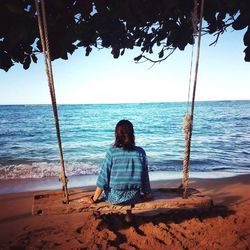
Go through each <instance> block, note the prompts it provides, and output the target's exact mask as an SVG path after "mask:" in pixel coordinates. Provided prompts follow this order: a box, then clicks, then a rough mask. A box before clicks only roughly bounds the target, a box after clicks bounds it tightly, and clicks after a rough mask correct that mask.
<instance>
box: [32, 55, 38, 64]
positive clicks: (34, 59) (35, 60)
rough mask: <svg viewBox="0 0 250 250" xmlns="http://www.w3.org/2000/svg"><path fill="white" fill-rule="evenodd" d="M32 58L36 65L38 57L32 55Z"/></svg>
mask: <svg viewBox="0 0 250 250" xmlns="http://www.w3.org/2000/svg"><path fill="white" fill-rule="evenodd" d="M31 58H32V61H33V62H34V63H37V57H36V55H35V54H32V55H31Z"/></svg>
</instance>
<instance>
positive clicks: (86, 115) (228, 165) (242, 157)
mask: <svg viewBox="0 0 250 250" xmlns="http://www.w3.org/2000/svg"><path fill="white" fill-rule="evenodd" d="M58 110H59V118H60V128H61V138H62V145H63V153H64V160H65V167H66V174H67V176H83V175H96V174H97V173H98V171H99V168H100V166H101V164H102V161H103V159H104V157H105V153H106V150H107V149H108V148H109V147H110V146H111V145H112V143H113V142H114V128H115V125H116V123H117V122H118V121H119V120H121V119H128V120H130V121H131V122H132V123H133V124H134V129H135V138H136V144H137V145H138V146H141V147H143V148H144V149H145V151H146V153H147V156H148V162H149V170H150V173H151V175H152V176H153V173H156V174H157V173H161V174H162V173H166V174H169V175H172V176H177V175H179V174H180V173H181V171H182V160H183V154H184V153H183V152H184V136H183V132H182V125H183V119H184V115H185V112H186V110H187V104H186V103H181V102H178V103H177V102H176V103H139V104H86V105H85V104H83V105H58ZM249 124H250V101H210V102H196V106H195V115H194V127H193V137H192V147H191V166H190V171H191V175H192V174H193V175H194V176H195V173H199V174H201V175H204V176H214V177H216V176H218V173H224V174H225V173H228V174H235V175H236V174H242V173H249V172H250V125H249ZM59 172H60V164H59V157H58V145H57V139H56V132H55V126H54V118H53V113H52V108H51V106H50V105H1V106H0V179H2V180H4V179H24V178H43V177H53V176H58V175H59ZM161 174H160V175H161ZM160 175H158V176H160Z"/></svg>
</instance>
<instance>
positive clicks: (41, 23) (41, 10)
mask: <svg viewBox="0 0 250 250" xmlns="http://www.w3.org/2000/svg"><path fill="white" fill-rule="evenodd" d="M35 4H36V10H37V19H38V27H39V33H40V40H41V44H42V49H43V53H44V59H45V68H46V74H47V78H48V85H49V90H50V96H51V102H52V108H53V114H54V120H55V127H56V135H57V143H58V147H59V157H60V163H61V174H60V176H59V180H60V181H61V182H62V188H63V191H64V199H65V200H64V202H65V203H69V194H68V188H67V182H68V180H67V177H66V174H65V167H64V159H63V151H62V141H61V134H60V126H59V119H58V112H57V104H56V93H55V86H54V79H53V72H52V64H51V56H50V49H49V39H48V30H47V22H46V12H45V3H44V0H40V2H39V0H35Z"/></svg>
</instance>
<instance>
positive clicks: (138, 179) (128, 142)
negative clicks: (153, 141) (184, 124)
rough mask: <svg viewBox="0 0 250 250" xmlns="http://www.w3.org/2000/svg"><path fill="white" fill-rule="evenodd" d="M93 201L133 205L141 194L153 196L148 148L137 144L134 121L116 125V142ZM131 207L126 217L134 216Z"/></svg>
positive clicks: (104, 165)
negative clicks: (146, 149) (146, 151)
mask: <svg viewBox="0 0 250 250" xmlns="http://www.w3.org/2000/svg"><path fill="white" fill-rule="evenodd" d="M96 185H97V187H96V191H95V193H94V195H93V196H92V197H91V202H92V203H96V202H98V199H99V197H100V196H101V195H102V197H101V199H100V201H106V202H109V203H111V204H119V205H131V208H132V207H133V206H134V204H135V203H137V202H138V201H140V200H141V198H144V199H149V198H151V188H150V182H149V176H148V163H147V157H146V153H145V151H144V150H143V149H142V148H141V147H137V146H135V137H134V128H133V124H132V123H131V122H130V121H128V120H121V121H119V122H118V123H117V125H116V128H115V142H114V144H113V146H112V147H111V148H109V150H108V151H107V153H106V157H105V160H104V162H103V165H102V167H101V169H100V172H99V176H98V179H97V182H96ZM131 216H132V214H131V209H130V210H127V215H126V217H125V219H126V221H128V222H129V221H131V219H132V217H131Z"/></svg>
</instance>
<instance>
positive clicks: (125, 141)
mask: <svg viewBox="0 0 250 250" xmlns="http://www.w3.org/2000/svg"><path fill="white" fill-rule="evenodd" d="M114 147H118V148H123V149H125V150H134V148H135V136H134V128H133V124H132V123H131V122H130V121H128V120H121V121H119V122H118V123H117V124H116V127H115V143H114Z"/></svg>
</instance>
